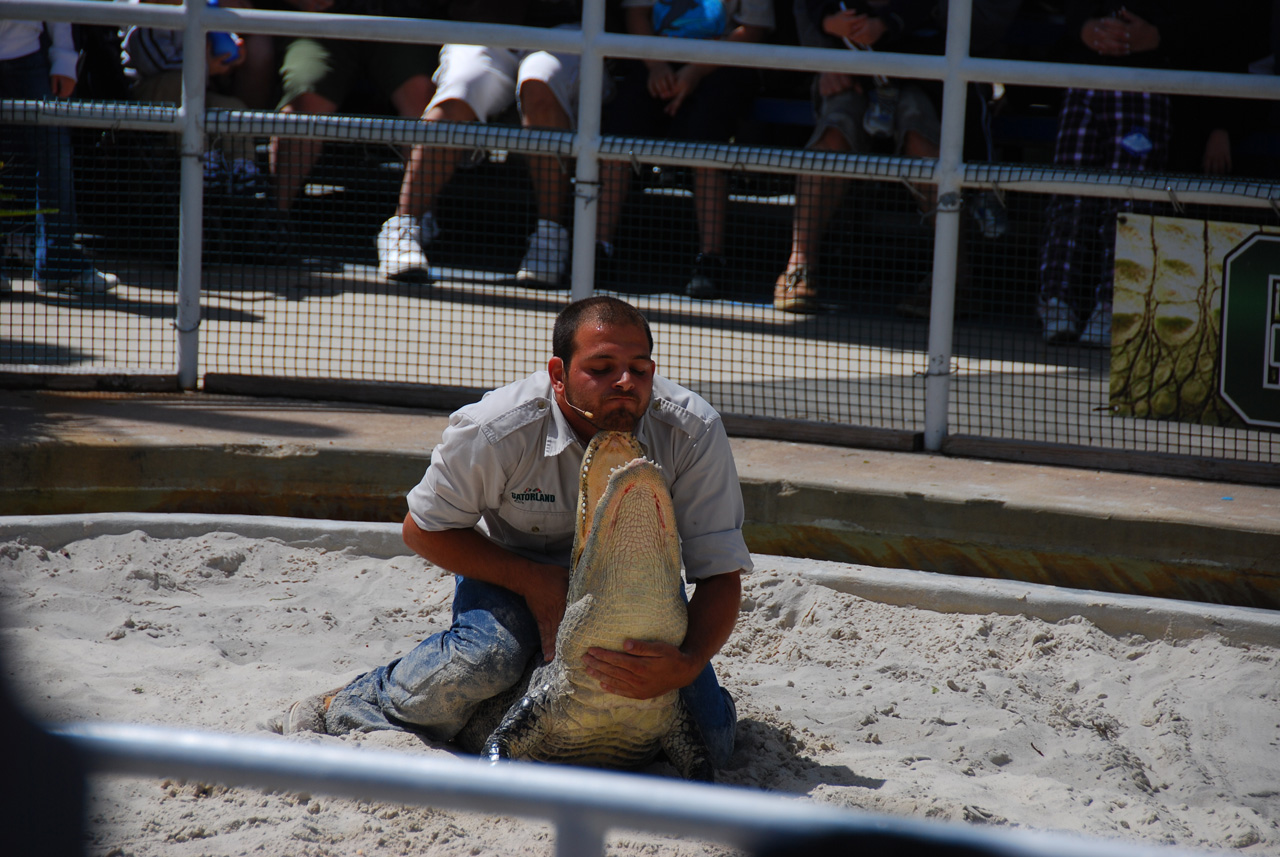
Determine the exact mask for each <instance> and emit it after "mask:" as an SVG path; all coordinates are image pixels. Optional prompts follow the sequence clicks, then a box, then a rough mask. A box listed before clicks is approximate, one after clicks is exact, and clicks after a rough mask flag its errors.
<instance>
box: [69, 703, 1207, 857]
mask: <svg viewBox="0 0 1280 857" xmlns="http://www.w3.org/2000/svg"><path fill="white" fill-rule="evenodd" d="M54 732H55V734H57V735H59V736H61V737H63V738H66V739H68V740H69V741H70V742H71V743H72V744H73V746H75V748H76V749H77V750H79V751H80V752H81V753H83V754H84V755H85V756H86V757H87V761H88V763H89V765H90V767H91V768H93V769H95V770H97V771H99V772H102V773H124V774H134V775H143V776H157V777H193V778H194V777H198V778H201V779H204V780H209V779H213V780H217V781H219V782H222V783H226V784H233V785H234V784H244V785H254V786H258V787H268V788H283V789H295V790H308V791H317V790H318V791H323V792H327V793H330V794H336V795H344V796H349V797H357V798H361V799H364V800H371V799H372V800H393V801H397V802H401V803H408V804H418V805H423V804H428V805H432V806H440V807H447V808H451V809H457V810H464V811H475V812H485V813H495V812H498V813H503V814H508V815H514V816H522V817H535V818H546V819H550V820H552V821H553V822H554V823H556V824H557V825H563V824H565V823H566V822H567V820H570V819H572V821H573V823H575V824H577V825H580V829H576V830H574V831H571V832H570V836H571V837H574V838H577V839H579V840H580V841H582V842H594V841H596V840H597V839H598V837H597V836H593V835H590V832H591V831H592V830H597V831H603V830H607V829H610V828H627V829H633V830H646V831H652V832H655V833H665V834H673V835H677V836H688V837H692V838H696V839H703V840H708V839H709V840H713V841H719V842H726V843H729V844H731V845H734V846H737V847H740V848H755V847H758V846H759V845H760V844H761V843H763V842H765V841H772V840H774V839H777V838H779V837H785V838H787V839H790V840H791V841H792V842H793V843H794V842H797V841H802V840H803V838H806V837H811V836H817V835H821V834H823V833H832V834H845V835H848V836H857V835H860V834H868V835H869V834H874V835H877V836H882V837H883V836H886V835H887V836H896V837H901V838H902V839H903V841H904V844H906V843H907V842H910V843H912V844H914V845H916V846H917V847H919V848H929V847H933V848H942V847H944V846H946V847H949V848H950V849H955V848H957V847H962V846H968V847H970V848H972V849H976V850H978V851H979V852H987V853H991V854H1005V855H1011V857H1013V856H1014V855H1025V857H1040V855H1043V857H1050V855H1052V857H1077V856H1078V857H1147V855H1150V857H1176V855H1177V852H1176V851H1174V850H1170V849H1168V848H1167V847H1164V846H1161V847H1159V848H1157V847H1155V846H1142V845H1133V844H1129V843H1121V842H1116V841H1109V840H1103V839H1087V838H1083V837H1078V836H1067V835H1065V834H1055V833H1041V832H1035V831H1021V830H1014V831H999V832H997V831H987V830H983V829H980V828H976V827H970V826H966V825H958V824H943V823H937V822H927V821H921V820H916V819H903V818H895V817H891V816H884V815H873V814H870V813H861V812H854V811H850V810H843V809H838V808H836V807H831V806H824V805H821V804H815V803H810V802H804V801H796V800H789V799H786V798H783V797H780V796H778V795H773V794H766V793H764V792H758V791H753V790H749V789H744V788H737V787H727V786H712V785H704V784H698V783H687V782H677V781H671V780H666V779H661V780H659V779H654V778H649V777H637V776H633V775H627V774H620V773H613V772H607V771H596V770H587V769H583V768H578V767H559V766H554V765H541V764H531V763H521V762H509V763H505V764H502V765H499V766H497V767H494V766H490V765H488V764H484V763H481V762H479V761H478V760H475V761H463V760H460V759H445V758H432V757H426V756H417V755H411V754H406V753H391V752H382V751H364V750H355V749H351V748H347V747H332V746H325V745H320V744H316V743H312V742H296V741H286V740H282V739H270V738H261V737H252V736H243V735H228V734H223V733H214V732H197V731H190V730H178V729H170V728H164V727H156V726H133V725H124V724H111V723H80V724H74V725H70V726H66V727H63V728H60V729H57V730H54ZM596 853H598V852H596ZM1183 853H1187V852H1183Z"/></svg>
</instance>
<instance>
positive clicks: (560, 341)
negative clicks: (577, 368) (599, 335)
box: [551, 295, 653, 366]
mask: <svg viewBox="0 0 1280 857" xmlns="http://www.w3.org/2000/svg"><path fill="white" fill-rule="evenodd" d="M584 324H600V325H609V326H618V327H627V326H631V327H636V328H639V329H640V330H643V331H644V335H645V339H647V340H648V341H649V350H650V351H653V333H652V331H650V330H649V322H648V320H646V319H645V317H644V316H643V315H642V314H641V313H640V310H638V309H636V308H635V307H633V306H632V305H631V304H629V303H627V302H626V301H622V300H618V299H617V298H613V297H609V296H607V295H596V296H595V297H590V298H583V299H582V300H580V301H574V302H573V303H571V304H569V305H568V306H567V307H565V308H564V309H562V310H560V314H559V315H558V316H556V325H555V328H554V329H553V330H552V332H551V354H552V355H553V356H555V357H559V358H560V359H561V360H563V361H564V365H565V366H568V365H569V363H570V361H571V360H572V359H573V349H574V345H575V339H576V337H577V335H578V330H579V329H580V328H581V327H582V326H583V325H584Z"/></svg>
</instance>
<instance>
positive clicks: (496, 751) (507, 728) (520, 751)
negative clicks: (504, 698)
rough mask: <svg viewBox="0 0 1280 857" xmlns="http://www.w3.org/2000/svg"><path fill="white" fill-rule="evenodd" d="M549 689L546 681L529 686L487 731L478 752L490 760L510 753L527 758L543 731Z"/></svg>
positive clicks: (502, 757)
mask: <svg viewBox="0 0 1280 857" xmlns="http://www.w3.org/2000/svg"><path fill="white" fill-rule="evenodd" d="M550 693H551V688H550V687H549V686H548V685H546V684H543V685H541V686H540V687H536V688H534V687H530V688H529V692H528V693H526V694H525V695H524V696H523V697H521V698H520V700H519V701H518V702H516V704H515V705H513V706H511V708H510V710H508V711H507V714H506V716H505V717H503V718H502V722H501V723H499V724H498V727H497V728H496V729H494V730H493V733H492V734H490V735H489V737H488V739H487V740H486V741H485V742H484V749H483V750H482V752H481V755H483V756H484V757H485V758H487V759H488V760H489V761H490V762H491V763H494V764H496V763H498V762H501V761H503V760H505V759H511V758H513V757H521V758H529V757H530V756H531V755H532V753H533V750H534V748H536V747H537V746H538V745H539V744H540V743H541V742H542V739H543V738H544V737H545V736H546V734H547V727H548V725H549V724H550V716H549V714H548V712H547V710H546V706H547V699H548V697H549V696H550Z"/></svg>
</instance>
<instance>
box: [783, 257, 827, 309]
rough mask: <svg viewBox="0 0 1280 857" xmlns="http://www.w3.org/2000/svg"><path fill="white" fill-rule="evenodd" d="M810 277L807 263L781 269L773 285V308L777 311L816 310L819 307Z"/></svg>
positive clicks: (816, 293)
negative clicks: (789, 268) (788, 268)
mask: <svg viewBox="0 0 1280 857" xmlns="http://www.w3.org/2000/svg"><path fill="white" fill-rule="evenodd" d="M812 277H813V275H812V274H811V273H810V272H809V266H808V265H800V266H798V267H796V268H793V269H791V270H787V271H783V272H782V274H780V275H779V276H778V282H777V283H775V284H774V286H773V308H774V309H776V310H778V311H779V312H795V313H806V314H808V313H816V312H818V311H819V309H820V308H821V307H820V305H819V304H818V290H817V288H816V287H815V286H814V285H813V282H812Z"/></svg>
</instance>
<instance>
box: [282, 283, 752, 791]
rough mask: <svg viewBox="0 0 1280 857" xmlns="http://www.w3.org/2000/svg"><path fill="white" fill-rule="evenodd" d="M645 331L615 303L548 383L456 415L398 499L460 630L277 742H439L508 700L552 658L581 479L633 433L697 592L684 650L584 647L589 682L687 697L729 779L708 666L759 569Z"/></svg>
mask: <svg viewBox="0 0 1280 857" xmlns="http://www.w3.org/2000/svg"><path fill="white" fill-rule="evenodd" d="M652 351H653V336H652V334H651V332H650V329H649V324H648V322H647V321H646V320H645V318H644V316H643V315H641V314H640V312H639V311H638V310H636V309H635V308H634V307H632V306H631V305H630V304H627V303H625V302H623V301H620V300H618V299H616V298H611V297H592V298H587V299H586V300H582V301H577V302H575V303H572V304H570V305H569V306H567V307H566V308H565V309H564V310H563V311H561V313H560V315H559V316H558V317H557V318H556V323H555V328H554V331H553V333H552V354H553V356H552V357H551V359H550V360H549V361H548V363H547V369H546V371H541V372H536V373H534V374H533V375H531V376H529V377H528V378H526V379H524V380H522V381H517V382H515V383H513V384H509V385H507V386H505V387H501V388H499V389H497V390H494V391H492V392H490V393H488V394H486V395H485V396H484V398H483V399H482V400H481V401H480V402H478V403H476V404H474V405H468V406H467V407H465V408H462V409H461V410H459V411H457V412H456V413H454V414H453V416H452V417H451V418H450V420H449V427H448V428H447V429H446V430H445V432H444V435H443V437H442V439H441V442H440V444H439V445H438V446H437V447H436V448H435V450H434V451H433V453H432V456H431V464H430V465H429V466H428V468H427V471H426V474H425V475H424V476H423V479H422V481H421V482H420V483H419V484H418V485H417V487H415V488H414V489H413V490H412V491H411V492H410V493H409V497H408V502H409V514H408V515H407V516H406V517H405V521H404V540H405V543H406V544H407V545H408V546H409V547H411V548H413V550H414V551H416V552H417V553H418V554H420V555H421V556H423V557H424V558H426V559H427V560H429V561H430V562H431V563H433V564H434V565H437V566H439V567H440V568H442V569H445V570H446V571H449V572H452V573H453V574H454V575H455V576H456V581H455V588H454V596H453V624H452V626H451V627H450V628H449V629H448V630H447V631H442V632H440V633H438V634H434V635H432V636H431V637H428V638H427V639H426V640H424V641H423V642H421V643H420V644H418V646H417V647H416V648H414V649H413V650H412V651H410V652H409V653H408V654H406V655H404V656H403V657H401V658H397V659H396V660H394V661H392V662H391V663H389V664H387V665H386V666H382V667H378V668H377V669H374V670H372V671H370V672H367V673H365V674H364V675H362V676H360V677H358V678H357V679H355V680H354V681H352V682H351V683H350V684H347V685H345V686H343V687H341V688H336V689H334V690H331V691H329V692H327V693H322V694H318V695H316V696H313V697H308V698H306V699H303V700H299V701H298V702H295V703H294V704H293V705H291V706H290V707H289V709H288V711H287V712H286V713H285V717H284V721H283V724H282V728H283V731H284V732H286V733H289V732H300V731H312V732H325V733H328V734H331V735H341V734H344V733H347V732H369V731H374V730H378V729H403V730H407V731H412V732H416V733H419V734H421V735H424V736H425V737H427V738H430V739H432V740H436V741H449V740H451V739H452V738H453V737H454V736H455V735H457V734H458V732H459V731H460V730H461V729H462V728H463V726H464V725H466V723H467V720H468V719H469V718H470V717H471V714H472V713H473V712H474V711H475V709H476V707H477V706H478V705H479V704H480V703H482V702H483V701H485V700H487V699H490V698H492V697H494V696H497V695H498V694H500V693H502V692H504V691H506V690H508V689H509V688H511V687H512V686H514V685H515V684H516V682H518V681H519V680H520V678H521V677H522V675H523V674H524V671H525V668H526V666H527V665H528V664H529V661H530V660H531V659H532V658H533V657H534V656H535V655H536V654H537V653H538V652H539V651H541V652H542V654H543V657H544V658H545V659H546V660H548V661H550V660H551V658H552V657H553V655H554V651H555V639H556V631H557V629H558V628H559V625H560V621H561V619H562V618H563V616H564V611H565V597H566V593H567V591H568V581H569V567H570V562H569V557H570V552H571V549H572V547H573V533H574V526H575V510H576V505H577V499H578V479H579V468H580V466H581V462H582V456H583V452H584V451H585V448H586V445H587V444H588V443H589V442H590V440H591V438H592V437H593V436H594V435H595V433H596V432H598V431H602V430H613V431H630V432H634V433H635V435H636V437H637V439H638V440H639V441H640V443H641V444H642V445H643V447H644V448H645V449H646V450H647V451H648V453H649V457H651V458H652V459H653V460H654V461H656V462H657V463H658V464H659V465H660V466H661V467H662V469H663V471H664V472H665V473H666V474H667V477H668V480H669V482H670V486H671V497H672V501H673V503H674V506H675V513H676V528H677V530H678V531H679V533H680V537H681V554H682V560H683V563H684V568H685V578H686V580H689V581H690V582H693V583H694V584H695V588H694V592H693V596H692V597H691V598H690V599H689V629H688V632H687V634H686V636H685V639H684V642H683V643H682V644H681V645H680V646H678V647H677V646H672V645H667V644H665V643H655V642H646V641H641V640H629V641H628V642H627V644H626V646H625V651H621V652H616V651H608V650H604V649H599V648H592V649H590V650H589V651H588V654H587V655H586V657H585V662H586V666H587V668H588V673H589V674H590V675H591V676H593V677H594V678H596V679H597V680H599V681H600V683H601V686H602V687H603V688H604V689H605V690H608V691H610V692H612V693H616V694H618V695H620V696H624V697H628V698H632V699H651V698H653V697H655V696H659V695H661V694H663V693H666V692H668V691H671V690H677V689H678V690H679V691H680V697H681V699H682V701H683V702H684V705H685V707H686V708H687V709H688V710H689V712H690V713H691V714H692V716H693V719H694V721H695V722H696V723H697V724H698V727H699V729H700V730H701V732H702V736H703V739H704V740H705V742H706V744H707V748H708V750H709V751H710V755H711V762H712V764H713V765H715V766H716V767H721V766H723V765H724V764H725V763H726V762H727V761H728V759H729V756H730V755H731V754H732V752H733V741H734V731H735V728H736V725H737V712H736V709H735V707H734V703H733V700H732V698H731V697H730V696H729V694H728V692H727V691H725V690H724V689H723V688H721V687H720V684H719V681H718V680H717V679H716V675H715V671H714V670H713V669H712V666H711V658H712V656H714V655H715V654H716V653H717V652H718V651H719V650H720V648H721V646H723V645H724V643H725V641H726V640H727V639H728V638H729V634H730V633H731V632H732V631H733V627H734V624H735V622H736V621H737V616H738V608H739V602H740V600H741V574H742V572H744V571H749V570H750V569H751V557H750V554H749V553H748V551H747V546H746V542H745V541H744V540H743V537H742V521H743V503H742V490H741V487H740V486H739V484H738V473H737V469H736V467H735V466H734V462H733V455H732V451H731V450H730V447H729V439H728V435H727V434H726V433H725V429H724V425H723V424H722V423H721V421H720V416H719V414H717V413H716V411H715V410H714V409H713V408H712V407H711V406H710V405H709V404H708V403H707V402H706V401H705V400H703V399H702V398H701V397H699V396H698V395H697V394H695V393H693V392H691V391H690V390H687V389H685V388H683V387H681V386H679V385H677V384H674V383H672V382H671V381H668V380H667V379H665V378H663V377H661V376H658V375H655V374H654V367H655V364H654V361H653V358H652V356H651V355H652Z"/></svg>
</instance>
